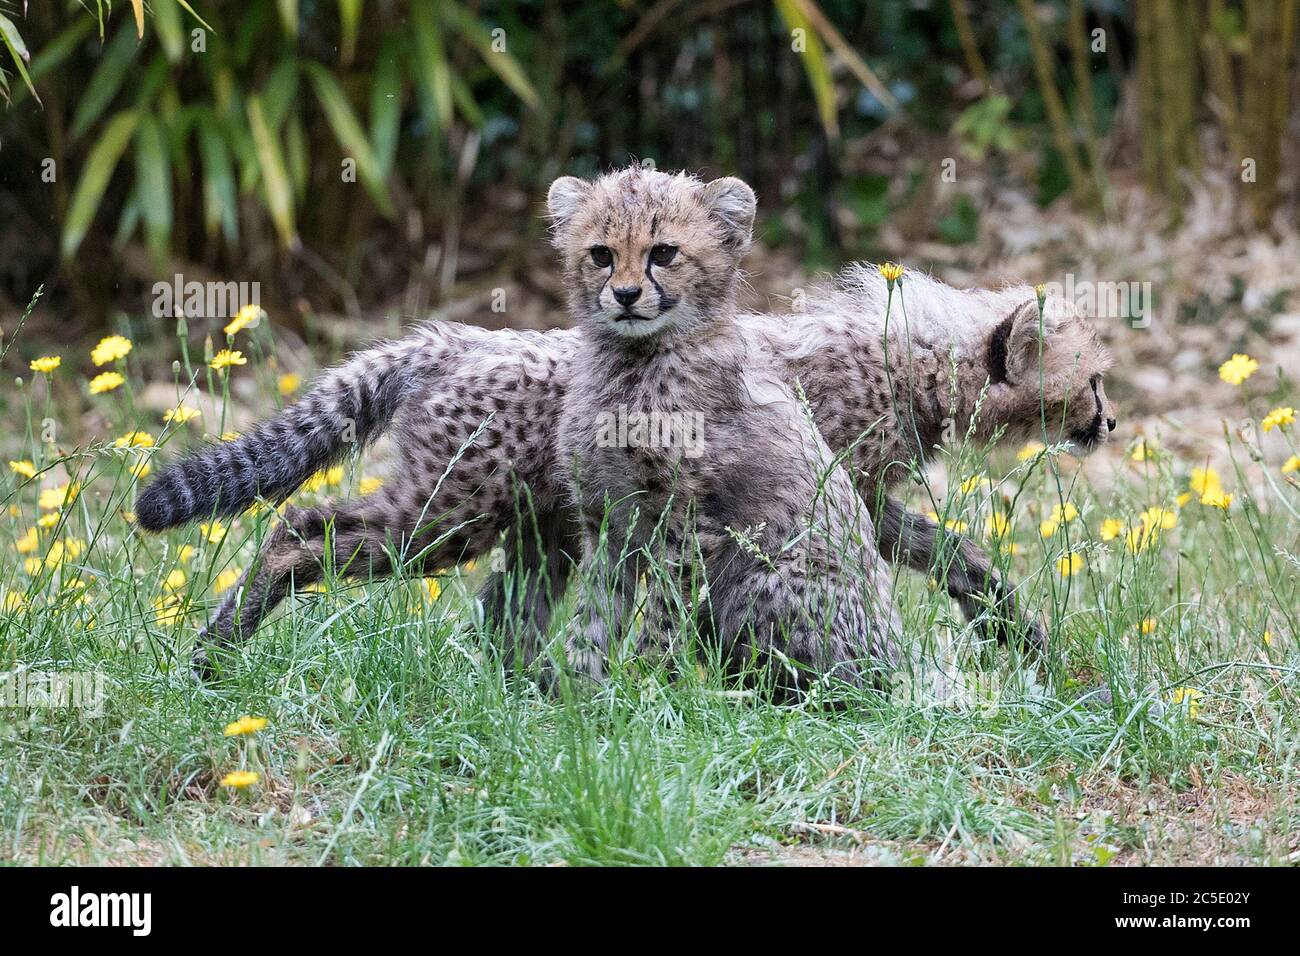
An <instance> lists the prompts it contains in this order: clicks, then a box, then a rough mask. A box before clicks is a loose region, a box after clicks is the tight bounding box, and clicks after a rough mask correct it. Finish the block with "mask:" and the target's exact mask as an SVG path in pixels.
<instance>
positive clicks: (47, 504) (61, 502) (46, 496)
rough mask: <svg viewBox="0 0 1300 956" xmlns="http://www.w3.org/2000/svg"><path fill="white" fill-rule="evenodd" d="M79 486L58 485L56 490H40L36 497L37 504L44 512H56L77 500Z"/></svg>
mask: <svg viewBox="0 0 1300 956" xmlns="http://www.w3.org/2000/svg"><path fill="white" fill-rule="evenodd" d="M80 491H81V486H80V485H76V484H67V485H59V487H57V488H42V489H41V493H40V495H39V496H38V497H37V504H39V505H40V506H41V507H42V508H43V509H44V510H46V511H57V510H58V509H59V508H63V507H65V506H67V505H70V504H72V503H73V502H74V501H76V500H77V494H78V493H79V492H80Z"/></svg>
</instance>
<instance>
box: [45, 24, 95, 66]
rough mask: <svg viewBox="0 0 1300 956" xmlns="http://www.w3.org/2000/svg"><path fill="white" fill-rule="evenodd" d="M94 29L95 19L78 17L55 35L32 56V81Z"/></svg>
mask: <svg viewBox="0 0 1300 956" xmlns="http://www.w3.org/2000/svg"><path fill="white" fill-rule="evenodd" d="M93 29H95V21H94V20H88V19H86V18H85V17H78V18H77V19H76V20H74V21H73V22H72V25H71V26H70V27H68V28H67V29H66V30H64V31H63V32H62V33H60V34H59V35H58V36H56V37H55V38H54V39H53V40H51V41H50V42H49V43H47V44H45V46H43V47H41V50H40V52H39V53H37V54H36V55H35V56H34V57H32V65H31V74H32V81H33V82H35V81H36V80H39V79H40V78H41V77H42V76H44V75H45V74H46V73H48V72H49V71H50V70H53V69H55V68H56V67H58V66H59V65H60V64H62V63H63V61H64V60H66V59H67V58H68V56H69V55H70V54H72V53H73V52H74V51H75V50H76V49H77V47H79V46H80V45H81V43H82V41H83V40H85V39H86V37H87V36H89V35H90V32H91V31H92V30H93Z"/></svg>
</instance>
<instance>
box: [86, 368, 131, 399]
mask: <svg viewBox="0 0 1300 956" xmlns="http://www.w3.org/2000/svg"><path fill="white" fill-rule="evenodd" d="M125 381H126V379H124V378H123V377H122V373H121V372H100V373H99V374H98V375H96V376H95V377H94V378H92V379H91V380H90V394H91V395H102V394H104V393H105V392H111V391H112V390H113V389H115V388H118V387H119V386H121V385H122V383H123V382H125Z"/></svg>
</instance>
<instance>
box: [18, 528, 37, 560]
mask: <svg viewBox="0 0 1300 956" xmlns="http://www.w3.org/2000/svg"><path fill="white" fill-rule="evenodd" d="M38 544H40V538H39V537H37V534H36V529H35V528H28V529H27V530H26V531H25V532H24V533H23V536H22V537H21V538H19V539H18V540H17V541H16V542H15V543H14V547H15V548H17V549H18V553H19V554H31V553H32V552H33V551H35V550H36V546H37V545H38Z"/></svg>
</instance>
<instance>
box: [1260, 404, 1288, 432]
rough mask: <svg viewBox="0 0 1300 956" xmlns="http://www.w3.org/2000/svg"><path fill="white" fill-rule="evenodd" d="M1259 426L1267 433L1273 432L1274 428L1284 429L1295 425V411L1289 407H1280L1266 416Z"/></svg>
mask: <svg viewBox="0 0 1300 956" xmlns="http://www.w3.org/2000/svg"><path fill="white" fill-rule="evenodd" d="M1259 424H1260V425H1261V426H1262V427H1263V429H1264V431H1266V432H1271V431H1272V430H1273V429H1274V428H1278V429H1283V428H1286V426H1287V425H1294V424H1295V409H1294V408H1292V407H1290V406H1289V405H1282V406H1279V407H1278V408H1275V409H1273V410H1272V411H1271V412H1269V413H1268V414H1267V415H1265V416H1264V419H1263V421H1261V422H1260V423H1259Z"/></svg>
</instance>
